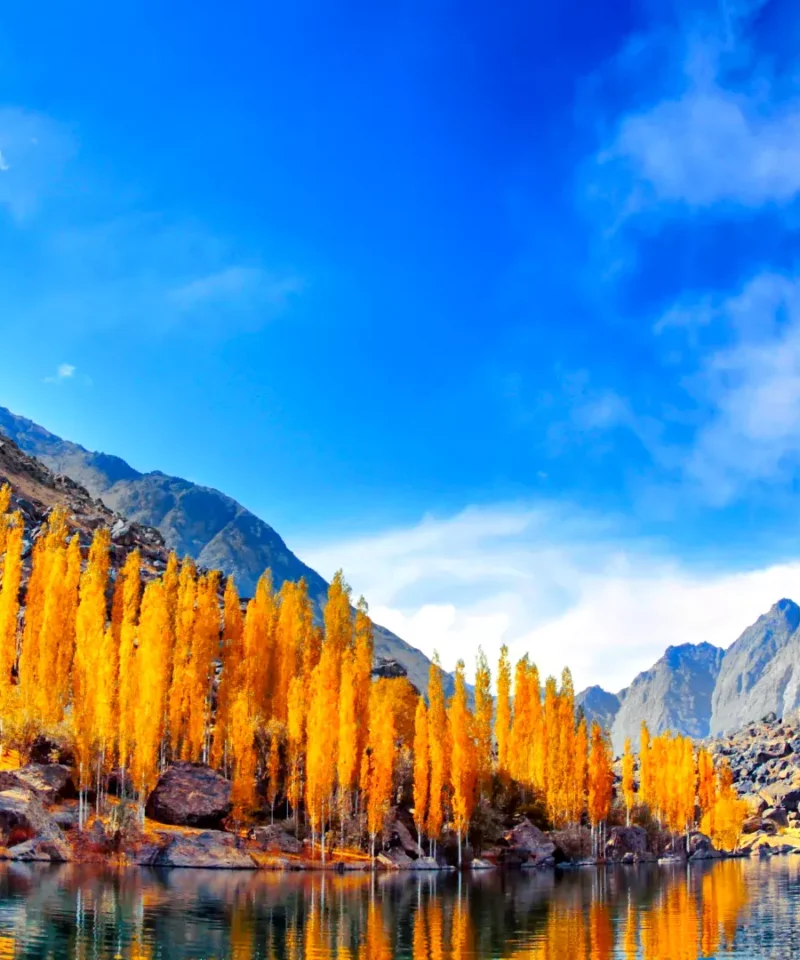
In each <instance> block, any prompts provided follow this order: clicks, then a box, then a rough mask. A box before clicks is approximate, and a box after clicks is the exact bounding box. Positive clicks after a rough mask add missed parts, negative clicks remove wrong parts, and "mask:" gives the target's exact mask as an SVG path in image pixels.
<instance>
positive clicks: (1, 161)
mask: <svg viewBox="0 0 800 960" xmlns="http://www.w3.org/2000/svg"><path fill="white" fill-rule="evenodd" d="M10 169H11V166H10V164H9V162H8V160H6V158H5V157H4V156H3V151H2V150H0V173H8V171H9V170H10Z"/></svg>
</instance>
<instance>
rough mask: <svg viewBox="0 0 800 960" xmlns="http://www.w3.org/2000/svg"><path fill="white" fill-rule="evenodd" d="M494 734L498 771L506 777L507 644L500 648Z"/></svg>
mask: <svg viewBox="0 0 800 960" xmlns="http://www.w3.org/2000/svg"><path fill="white" fill-rule="evenodd" d="M494 736H495V740H496V741H497V772H498V774H499V775H500V777H501V778H503V779H505V778H506V777H508V772H509V760H508V746H509V738H510V736H511V664H510V662H509V660H508V647H507V646H505V644H504V645H503V646H502V647H501V648H500V661H499V663H498V665H497V708H496V711H495V724H494Z"/></svg>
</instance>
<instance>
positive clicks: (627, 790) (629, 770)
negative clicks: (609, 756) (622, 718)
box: [622, 737, 636, 826]
mask: <svg viewBox="0 0 800 960" xmlns="http://www.w3.org/2000/svg"><path fill="white" fill-rule="evenodd" d="M633 769H634V757H633V751H632V749H631V738H630V737H628V738H627V739H626V740H625V749H624V751H623V754H622V796H623V797H624V798H625V820H626V823H627V824H628V826H630V825H631V810H632V809H633V804H634V801H635V799H636V794H635V789H634V782H633Z"/></svg>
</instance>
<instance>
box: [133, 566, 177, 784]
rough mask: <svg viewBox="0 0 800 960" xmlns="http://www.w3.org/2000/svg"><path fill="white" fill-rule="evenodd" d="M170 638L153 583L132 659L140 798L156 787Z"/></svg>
mask: <svg viewBox="0 0 800 960" xmlns="http://www.w3.org/2000/svg"><path fill="white" fill-rule="evenodd" d="M170 634H171V631H170V622H169V607H168V605H167V596H166V590H165V589H164V585H163V584H162V583H161V582H160V581H158V580H155V581H153V582H152V583H149V584H148V585H147V587H146V589H145V591H144V595H143V597H142V609H141V615H140V618H139V634H138V647H137V650H136V657H135V670H136V689H137V698H136V699H137V705H136V714H135V717H134V723H133V732H134V750H133V757H132V763H131V772H132V777H133V783H134V785H135V787H136V788H137V789H138V790H140V791H142V793H143V794H145V793H147V792H149V791H150V790H151V789H152V787H153V786H154V785H155V780H156V776H157V764H158V755H159V749H160V747H161V743H162V741H163V737H164V731H165V722H166V696H167V664H168V662H169V645H170Z"/></svg>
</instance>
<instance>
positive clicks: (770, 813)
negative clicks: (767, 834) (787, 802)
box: [761, 807, 789, 828]
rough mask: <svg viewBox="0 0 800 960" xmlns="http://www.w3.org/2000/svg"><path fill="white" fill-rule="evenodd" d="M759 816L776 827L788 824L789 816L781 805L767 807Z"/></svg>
mask: <svg viewBox="0 0 800 960" xmlns="http://www.w3.org/2000/svg"><path fill="white" fill-rule="evenodd" d="M761 816H762V817H763V819H764V820H769V821H772V823H774V824H775V826H776V827H783V828H785V827H788V826H789V816H788V814H787V813H786V811H785V810H784V808H783V807H768V808H767V809H766V810H765V811H764V813H763V814H762V815H761Z"/></svg>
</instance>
